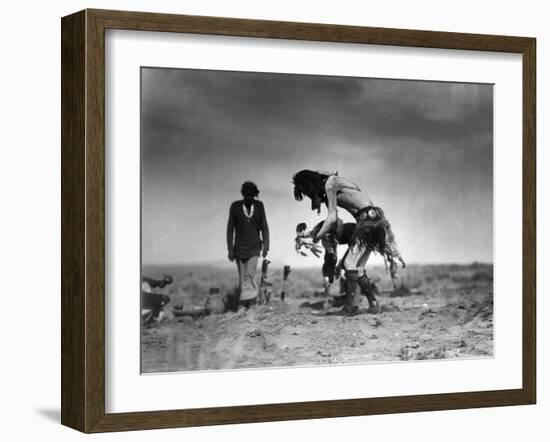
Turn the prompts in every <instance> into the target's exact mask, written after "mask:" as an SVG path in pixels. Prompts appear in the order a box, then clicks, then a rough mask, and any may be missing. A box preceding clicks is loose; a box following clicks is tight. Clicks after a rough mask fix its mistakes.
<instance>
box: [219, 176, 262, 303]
mask: <svg viewBox="0 0 550 442" xmlns="http://www.w3.org/2000/svg"><path fill="white" fill-rule="evenodd" d="M259 193H260V191H259V190H258V187H257V186H256V184H254V183H253V182H251V181H246V182H245V183H243V185H242V187H241V194H242V196H243V199H242V200H240V201H235V202H234V203H233V204H231V207H230V208H229V219H228V221H227V257H228V258H229V261H236V262H237V270H238V271H239V304H240V305H244V306H245V307H250V306H251V305H252V304H254V303H255V301H256V296H257V295H258V286H257V284H256V281H255V275H256V267H257V265H258V258H259V257H260V253H261V254H262V256H263V257H264V258H265V257H266V256H267V253H268V251H269V228H268V226H267V219H266V216H265V209H264V205H263V203H262V202H261V201H259V200H258V199H257V198H258V194H259ZM260 233H261V236H260Z"/></svg>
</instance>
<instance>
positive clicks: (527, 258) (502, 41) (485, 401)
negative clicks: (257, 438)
mask: <svg viewBox="0 0 550 442" xmlns="http://www.w3.org/2000/svg"><path fill="white" fill-rule="evenodd" d="M61 28H62V42H61V43H62V44H61V52H62V97H61V98H62V128H61V136H62V155H61V158H62V160H61V163H62V164H61V170H62V176H61V187H62V192H61V193H62V195H61V218H62V222H61V229H62V265H61V278H62V297H61V321H62V333H61V348H62V368H61V373H62V392H61V422H62V424H64V425H67V426H69V427H72V428H75V429H77V430H80V431H83V432H87V433H90V432H103V431H123V430H142V429H152V428H170V427H184V426H198V425H217V424H229V423H245V422H263V421H280V420H290V419H313V418H327V417H340V416H357V415H370V414H384V413H404V412H414V411H432V410H446V409H460V408H474V407H495V406H507V405H522V404H534V403H535V402H536V152H535V146H536V40H535V39H534V38H527V37H512V36H498V35H479V34H459V33H450V32H433V31H417V30H405V29H385V28H367V27H355V26H339V25H327V24H312V23H293V22H275V21H264V20H243V19H233V18H217V17H200V16H185V15H171V14H154V13H142V12H124V11H106V10H84V11H80V12H78V13H75V14H72V15H70V16H67V17H64V18H63V19H62V26H61ZM106 29H131V30H143V31H159V32H187V33H198V34H216V35H231V36H249V37H263V38H284V39H295V40H310V41H332V42H348V43H368V44H379V45H392V46H410V47H430V48H441V49H461V50H484V51H497V52H512V53H520V54H522V56H523V217H524V225H523V229H524V230H523V258H524V260H523V386H522V388H521V389H515V390H499V391H479V392H464V393H446V394H436V395H416V396H401V397H383V398H366V399H350V400H338V401H318V402H300V403H286V404H268V405H250V406H236V407H221V408H203V409H189V410H169V411H147V412H138V413H116V414H106V413H105V328H104V325H105V316H104V313H105V310H104V280H105V273H104V247H105V243H104V240H105V231H104V220H105V217H104V214H105V208H104V201H105V199H104V197H105V193H104V192H105V188H104V153H105V152H104V149H105V144H104V136H105V127H104V115H105V113H104V112H105V106H104V92H105V87H104V86H105V85H104V80H105V79H104V68H105V59H104V34H105V30H106Z"/></svg>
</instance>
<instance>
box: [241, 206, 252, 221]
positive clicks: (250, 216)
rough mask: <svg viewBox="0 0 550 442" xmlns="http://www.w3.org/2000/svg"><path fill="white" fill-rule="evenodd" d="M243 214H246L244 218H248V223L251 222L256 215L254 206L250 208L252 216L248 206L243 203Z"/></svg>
mask: <svg viewBox="0 0 550 442" xmlns="http://www.w3.org/2000/svg"><path fill="white" fill-rule="evenodd" d="M243 213H244V216H246V218H247V219H248V222H250V219H251V218H252V215H254V204H252V205H251V206H250V214H249V213H248V210H247V208H246V206H245V205H244V203H243Z"/></svg>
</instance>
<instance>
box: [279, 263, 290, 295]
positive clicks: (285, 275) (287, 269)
mask: <svg viewBox="0 0 550 442" xmlns="http://www.w3.org/2000/svg"><path fill="white" fill-rule="evenodd" d="M291 271H292V270H291V269H290V266H289V265H285V266H284V267H283V289H282V290H281V301H284V300H285V297H286V281H287V280H288V275H290V272H291Z"/></svg>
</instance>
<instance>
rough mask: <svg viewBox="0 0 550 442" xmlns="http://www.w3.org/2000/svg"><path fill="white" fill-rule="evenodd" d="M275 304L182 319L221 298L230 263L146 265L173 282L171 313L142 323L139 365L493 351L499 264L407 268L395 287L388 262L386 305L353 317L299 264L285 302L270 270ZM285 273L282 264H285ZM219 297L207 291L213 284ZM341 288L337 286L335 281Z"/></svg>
mask: <svg viewBox="0 0 550 442" xmlns="http://www.w3.org/2000/svg"><path fill="white" fill-rule="evenodd" d="M273 270H274V272H272V281H273V297H272V301H271V303H270V304H269V305H263V306H256V307H253V308H251V309H250V310H248V311H239V312H226V313H221V314H210V315H205V316H200V317H196V318H193V317H190V316H183V317H175V316H174V315H173V313H171V312H172V309H173V307H174V306H176V305H179V306H183V307H184V308H192V307H195V308H200V307H201V306H203V305H204V304H205V303H208V305H211V306H219V305H223V304H222V298H223V296H224V295H223V294H224V293H228V292H230V291H231V290H232V288H233V286H234V284H235V283H236V279H235V275H234V273H235V272H234V271H233V269H223V268H215V267H204V266H203V267H196V268H193V269H189V268H186V269H181V268H180V269H178V268H149V269H145V270H144V274H147V275H148V276H160V275H161V274H162V273H170V274H172V275H173V276H174V277H175V283H174V284H173V285H172V287H171V288H170V289H169V290H166V291H165V293H166V294H168V295H169V296H170V297H171V302H170V304H169V305H168V306H167V308H166V312H167V314H166V317H165V318H164V319H163V320H162V321H161V322H160V323H158V324H154V325H151V326H144V327H143V328H142V372H144V373H152V372H169V371H187V370H216V369H224V370H227V369H240V368H258V367H283V366H308V365H319V364H322V365H327V364H345V363H369V362H373V361H408V360H421V359H447V358H479V357H492V355H493V268H492V265H487V264H477V263H475V264H472V265H468V266H459V265H430V266H415V265H413V266H409V267H407V269H405V270H403V271H402V272H401V283H402V284H403V285H402V288H401V289H398V290H397V291H391V290H390V286H389V278H388V276H387V275H385V274H384V269H382V268H374V269H369V275H370V276H374V275H378V276H380V277H381V278H382V281H381V283H380V284H379V287H380V289H381V290H382V291H383V293H382V295H381V296H380V298H379V300H380V304H381V312H380V313H378V314H376V315H373V314H368V313H366V312H365V310H366V307H367V303H366V300H365V299H364V298H363V296H361V295H357V296H356V304H358V305H359V306H360V310H359V314H358V315H356V316H351V317H349V316H344V315H341V314H339V313H338V312H337V311H334V309H327V307H328V305H327V302H326V301H327V299H326V297H324V296H323V295H322V286H321V285H322V284H321V283H322V281H321V276H320V274H319V270H318V269H310V270H302V269H300V270H294V271H293V272H292V273H291V274H290V277H289V282H288V287H287V296H286V299H285V302H282V301H281V300H280V299H279V298H280V296H279V295H280V289H281V279H282V277H281V273H282V272H281V271H278V269H273ZM280 270H282V269H280ZM213 287H216V288H219V289H220V294H214V295H209V294H208V293H209V292H210V289H211V288H213ZM334 290H337V284H335V287H334Z"/></svg>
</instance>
